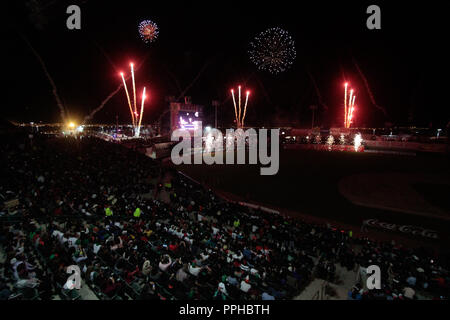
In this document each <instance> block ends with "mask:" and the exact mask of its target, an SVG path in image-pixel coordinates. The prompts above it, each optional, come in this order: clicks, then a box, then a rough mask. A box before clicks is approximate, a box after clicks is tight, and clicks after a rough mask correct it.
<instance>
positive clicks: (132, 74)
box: [130, 63, 137, 114]
mask: <svg viewBox="0 0 450 320" xmlns="http://www.w3.org/2000/svg"><path fill="white" fill-rule="evenodd" d="M133 66H134V65H133V63H130V67H131V79H132V80H133V101H134V113H135V114H137V108H136V83H135V82H134V70H133Z"/></svg>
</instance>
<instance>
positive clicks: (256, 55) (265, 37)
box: [248, 27, 297, 74]
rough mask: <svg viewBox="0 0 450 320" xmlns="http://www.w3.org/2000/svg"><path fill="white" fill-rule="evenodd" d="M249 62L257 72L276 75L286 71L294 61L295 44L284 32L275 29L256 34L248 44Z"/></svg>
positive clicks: (295, 53)
mask: <svg viewBox="0 0 450 320" xmlns="http://www.w3.org/2000/svg"><path fill="white" fill-rule="evenodd" d="M248 53H249V56H250V60H251V61H252V62H253V63H254V64H255V65H256V66H257V67H258V69H259V70H264V71H268V72H270V73H272V74H278V73H281V72H283V71H285V70H287V69H288V68H289V67H290V66H291V65H292V64H293V63H294V60H295V57H296V55H297V52H296V51H295V43H294V40H293V39H292V37H291V36H290V35H289V33H288V32H287V31H286V30H283V29H281V28H278V27H275V28H270V29H267V30H266V31H263V32H261V33H260V34H258V35H257V36H256V37H255V39H254V40H253V41H252V42H250V49H249V51H248Z"/></svg>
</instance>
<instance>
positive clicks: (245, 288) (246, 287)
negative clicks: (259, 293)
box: [240, 276, 252, 292]
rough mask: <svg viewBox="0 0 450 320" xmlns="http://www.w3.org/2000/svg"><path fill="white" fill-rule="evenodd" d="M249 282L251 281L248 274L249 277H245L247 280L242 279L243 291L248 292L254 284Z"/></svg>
mask: <svg viewBox="0 0 450 320" xmlns="http://www.w3.org/2000/svg"><path fill="white" fill-rule="evenodd" d="M249 282H250V281H249V279H248V276H247V278H245V280H242V281H241V288H240V289H241V291H243V292H248V291H249V290H250V289H251V287H252V285H251V284H250V283H249Z"/></svg>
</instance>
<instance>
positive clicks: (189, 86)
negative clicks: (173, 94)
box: [176, 60, 212, 101]
mask: <svg viewBox="0 0 450 320" xmlns="http://www.w3.org/2000/svg"><path fill="white" fill-rule="evenodd" d="M211 62H212V60H209V61H207V62H206V63H205V64H204V65H203V67H202V68H201V69H200V71H199V72H198V74H197V76H196V77H195V78H194V80H192V82H191V83H190V84H189V85H188V86H187V87H186V89H184V90H183V92H181V94H180V95H179V96H178V98H177V100H176V101H178V100H180V99H181V98H183V97H184V95H185V94H186V92H188V91H189V89H190V88H191V87H192V86H193V85H194V83H195V82H197V80H198V78H200V76H201V75H202V73H203V72H204V71H205V70H206V68H207V67H208V66H209V65H210V64H211Z"/></svg>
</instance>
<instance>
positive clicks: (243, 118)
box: [242, 91, 250, 126]
mask: <svg viewBox="0 0 450 320" xmlns="http://www.w3.org/2000/svg"><path fill="white" fill-rule="evenodd" d="M246 95H247V96H246V97H245V106H244V115H243V117H242V126H244V120H245V115H246V113H247V103H248V96H249V95H250V91H247V93H246Z"/></svg>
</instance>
